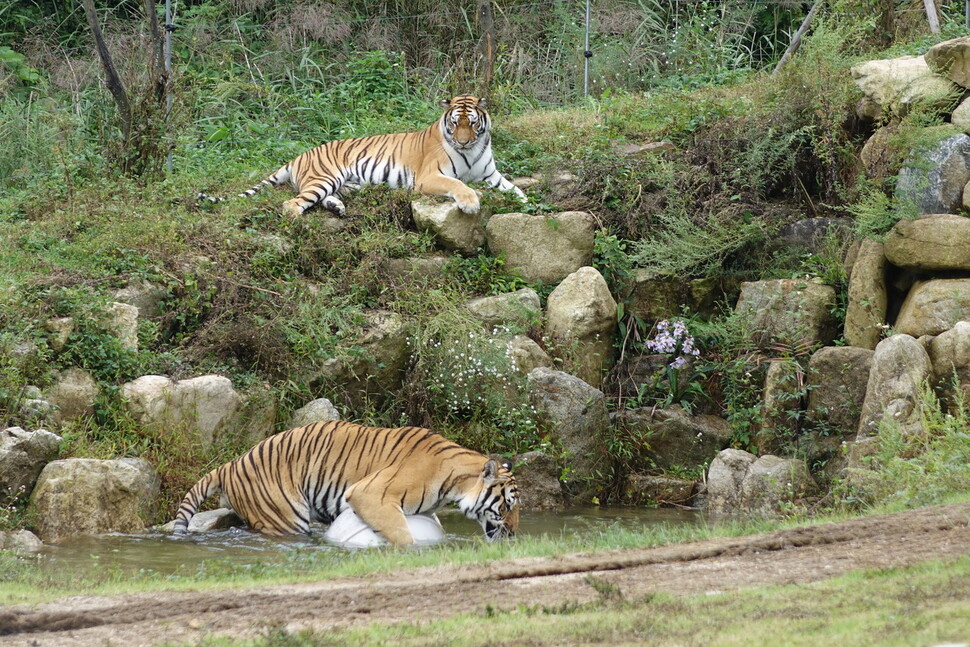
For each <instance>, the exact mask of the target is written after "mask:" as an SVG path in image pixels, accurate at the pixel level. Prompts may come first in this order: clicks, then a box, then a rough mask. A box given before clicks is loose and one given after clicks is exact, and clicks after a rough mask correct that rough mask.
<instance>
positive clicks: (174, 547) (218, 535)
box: [37, 507, 700, 579]
mask: <svg viewBox="0 0 970 647" xmlns="http://www.w3.org/2000/svg"><path fill="white" fill-rule="evenodd" d="M439 516H440V518H441V523H442V525H443V526H444V528H445V531H446V532H447V533H448V536H447V541H448V542H463V541H472V540H475V539H476V538H478V537H480V536H481V534H482V531H481V528H480V527H479V526H478V524H476V523H475V522H473V521H471V520H468V519H466V518H464V517H463V516H462V515H461V514H460V513H458V512H457V511H455V510H448V511H445V512H444V513H442V514H440V515H439ZM699 521H700V516H699V515H698V514H697V513H695V512H691V511H685V510H670V509H645V508H600V507H590V508H576V509H571V510H568V511H566V512H559V513H553V512H530V513H528V514H524V515H523V517H522V520H521V526H520V529H519V535H520V536H541V535H550V536H553V537H576V538H582V537H584V536H590V537H593V536H596V535H597V534H599V533H602V532H606V531H609V530H612V529H615V528H619V529H642V528H643V527H644V526H649V525H660V524H666V525H680V524H693V523H698V522H699ZM344 551H345V549H342V548H339V547H335V546H333V545H330V544H327V543H325V542H324V541H322V540H321V539H319V538H315V537H304V536H298V537H283V538H281V537H266V536H263V535H259V534H256V533H252V532H249V531H247V530H243V529H230V530H219V531H212V532H207V533H200V534H193V535H189V536H187V537H185V538H179V539H174V538H172V537H171V536H170V535H168V534H165V533H149V534H144V535H101V536H97V537H77V538H74V539H70V540H66V541H64V542H62V543H60V544H57V545H53V546H46V547H45V548H44V549H43V551H42V552H41V553H40V554H39V555H38V556H37V562H38V566H39V567H40V568H41V569H42V570H47V571H58V572H69V573H72V574H74V575H75V576H77V577H79V578H83V579H91V578H93V579H102V578H123V577H126V576H128V575H131V574H138V573H141V574H146V575H159V576H163V577H164V576H169V575H176V576H179V575H181V576H192V575H194V574H197V573H201V572H211V571H213V570H217V571H231V572H234V573H244V572H245V571H246V570H247V569H260V568H263V567H266V566H267V565H270V566H273V565H276V566H278V565H280V564H286V563H287V562H290V561H291V560H294V559H301V558H304V557H306V556H307V554H308V553H309V554H317V555H316V556H318V557H324V558H325V557H328V556H329V557H331V558H334V559H339V557H340V555H342V554H343V553H344Z"/></svg>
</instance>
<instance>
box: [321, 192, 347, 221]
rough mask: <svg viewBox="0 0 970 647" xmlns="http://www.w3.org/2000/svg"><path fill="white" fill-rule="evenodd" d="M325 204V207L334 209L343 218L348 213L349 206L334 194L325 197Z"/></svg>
mask: <svg viewBox="0 0 970 647" xmlns="http://www.w3.org/2000/svg"><path fill="white" fill-rule="evenodd" d="M323 206H324V208H325V209H329V210H330V211H333V212H334V213H335V214H337V215H338V216H340V217H341V218H342V217H343V216H344V215H345V214H346V213H347V208H346V207H344V203H343V202H341V201H340V200H338V199H337V198H335V197H334V196H332V195H328V196H327V197H326V198H324V199H323Z"/></svg>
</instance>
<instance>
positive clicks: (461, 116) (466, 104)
mask: <svg viewBox="0 0 970 647" xmlns="http://www.w3.org/2000/svg"><path fill="white" fill-rule="evenodd" d="M441 105H442V106H444V108H445V114H444V115H442V117H441V122H440V123H441V134H442V136H443V137H444V138H445V141H447V142H448V143H449V144H451V145H452V146H454V147H455V148H457V149H458V150H464V149H468V148H473V147H474V146H475V145H477V144H478V143H479V141H480V139H481V137H482V136H483V135H485V134H486V133H487V132H488V123H489V121H488V113H487V112H485V99H479V98H476V97H473V96H471V95H469V94H463V95H461V96H457V97H455V98H454V99H444V100H443V101H442V102H441Z"/></svg>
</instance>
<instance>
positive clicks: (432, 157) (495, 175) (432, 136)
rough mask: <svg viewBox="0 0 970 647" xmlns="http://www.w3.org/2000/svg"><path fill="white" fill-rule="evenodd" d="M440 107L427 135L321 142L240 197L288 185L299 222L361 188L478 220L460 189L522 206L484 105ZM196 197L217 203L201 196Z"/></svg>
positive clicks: (474, 197)
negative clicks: (481, 188)
mask: <svg viewBox="0 0 970 647" xmlns="http://www.w3.org/2000/svg"><path fill="white" fill-rule="evenodd" d="M441 103H442V106H444V107H445V112H444V114H443V115H442V116H441V118H440V119H439V120H438V121H437V122H435V123H434V124H432V125H431V126H429V127H428V128H426V129H425V130H422V131H418V132H408V133H392V134H388V135H373V136H370V137H361V138H358V139H342V140H337V141H331V142H327V143H325V144H322V145H320V146H317V147H316V148H314V149H312V150H309V151H307V152H305V153H302V154H301V155H299V156H297V157H296V158H295V159H294V160H292V161H290V162H289V163H288V164H285V165H284V166H282V167H280V168H279V169H278V170H277V171H276V172H275V173H273V174H272V175H270V176H269V177H267V178H266V179H265V180H263V181H262V182H260V183H259V184H257V185H256V186H254V187H252V188H251V189H249V190H248V191H245V192H243V193H240V194H239V195H240V196H251V195H254V194H255V193H256V192H257V191H259V190H260V189H262V188H263V187H266V186H279V185H281V184H283V183H285V182H290V183H291V184H292V185H293V187H294V188H295V189H296V190H297V192H298V195H297V196H296V197H295V198H293V199H291V200H287V201H286V202H284V203H283V210H284V211H285V212H287V213H290V214H293V215H297V216H298V215H301V214H303V212H304V211H306V210H307V209H309V208H310V207H312V206H314V205H315V204H318V203H320V204H322V205H323V206H324V207H325V208H327V209H329V210H331V211H334V212H336V213H337V214H338V215H341V216H342V215H344V213H345V207H344V203H343V202H342V201H341V200H340V198H339V197H338V194H339V192H340V191H341V189H343V188H344V187H353V186H356V185H361V184H387V185H389V186H391V187H394V188H399V187H400V188H414V189H417V190H418V191H420V192H421V193H425V194H429V195H442V196H447V197H450V198H452V199H454V200H455V202H456V203H457V204H458V207H459V208H460V209H461V210H462V211H464V212H465V213H477V212H478V210H479V208H480V202H479V198H478V194H477V193H476V192H475V191H474V190H473V189H471V188H470V187H469V186H468V185H467V184H465V182H485V183H486V184H488V185H489V186H491V187H492V188H498V189H499V190H501V191H512V192H514V193H515V195H516V196H517V197H518V198H519V199H520V200H522V201H523V202H525V201H527V198H526V196H525V194H524V193H523V192H522V190H521V189H519V188H518V187H517V186H515V185H513V184H512V183H511V182H509V181H508V180H507V179H506V178H505V177H504V176H503V175H502V174H501V173H499V171H498V169H497V168H496V167H495V158H494V156H493V154H492V144H491V141H492V137H491V131H490V128H491V119H490V117H489V115H488V112H487V111H486V110H485V100H484V99H478V98H476V97H473V96H471V95H468V94H463V95H461V96H457V97H455V98H453V99H450V100H444V101H442V102H441ZM199 197H200V198H204V199H209V200H212V201H217V199H215V198H211V197H209V196H207V195H205V194H199Z"/></svg>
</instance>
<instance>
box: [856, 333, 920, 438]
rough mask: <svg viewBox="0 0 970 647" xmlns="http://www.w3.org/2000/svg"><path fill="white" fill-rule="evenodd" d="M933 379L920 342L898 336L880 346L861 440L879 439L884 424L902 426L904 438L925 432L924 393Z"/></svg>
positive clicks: (865, 405)
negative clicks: (921, 406)
mask: <svg viewBox="0 0 970 647" xmlns="http://www.w3.org/2000/svg"><path fill="white" fill-rule="evenodd" d="M932 378H933V365H932V364H931V362H930V357H929V355H928V354H927V353H926V351H925V350H924V349H923V346H922V344H920V343H919V342H918V341H916V340H915V339H913V338H912V337H910V336H909V335H902V334H898V335H893V336H892V337H888V338H886V339H883V340H882V341H881V342H879V345H877V346H876V351H875V353H874V354H873V356H872V368H871V369H870V371H869V381H868V383H867V384H866V397H865V400H864V401H863V404H862V413H861V415H860V418H859V431H858V436H857V439H858V440H862V439H864V438H867V437H872V436H876V435H877V434H878V431H879V425H880V424H881V423H882V422H883V421H884V420H890V421H892V422H893V423H895V424H898V425H899V426H900V429H901V430H902V432H903V433H904V434H914V433H916V432H917V431H919V430H920V429H922V418H921V415H920V414H921V412H920V410H919V405H920V402H921V401H922V398H921V392H922V389H923V388H924V387H925V385H926V384H927V383H928V382H929V381H930V380H932Z"/></svg>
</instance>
